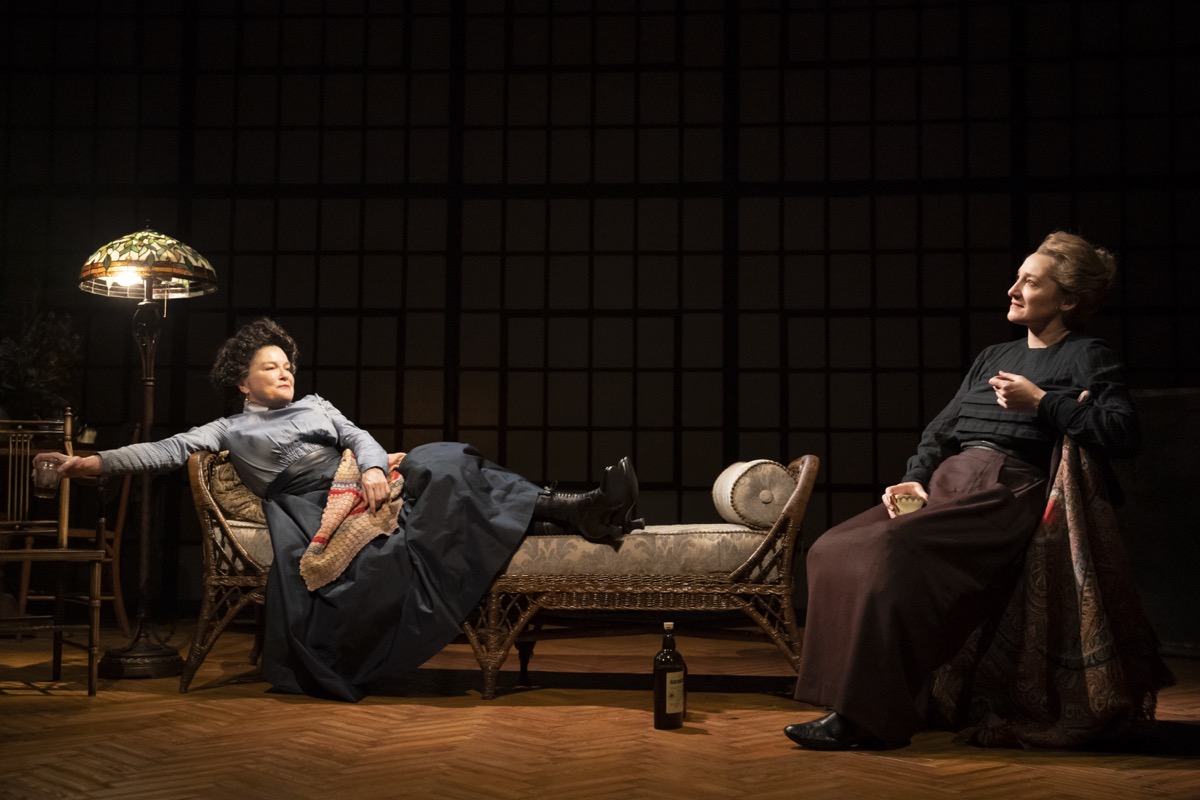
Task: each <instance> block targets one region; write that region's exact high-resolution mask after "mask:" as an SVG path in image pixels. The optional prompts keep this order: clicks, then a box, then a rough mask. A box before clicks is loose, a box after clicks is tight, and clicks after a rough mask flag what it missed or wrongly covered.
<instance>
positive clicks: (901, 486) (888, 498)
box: [883, 481, 929, 519]
mask: <svg viewBox="0 0 1200 800" xmlns="http://www.w3.org/2000/svg"><path fill="white" fill-rule="evenodd" d="M898 494H915V495H917V496H918V497H920V498H921V499H922V500H924V501H925V502H926V503H928V502H929V493H928V492H926V491H925V487H924V486H922V485H921V484H919V483H917V482H916V481H906V482H904V483H897V484H896V485H895V486H889V487H887V488H886V489H884V490H883V507H884V508H886V509H887V512H888V516H889V517H891V518H892V519H895V518H896V516H897V515H898V514H899V513H900V512H899V511H898V510H897V509H896V495H898Z"/></svg>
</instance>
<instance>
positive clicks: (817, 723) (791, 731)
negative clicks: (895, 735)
mask: <svg viewBox="0 0 1200 800" xmlns="http://www.w3.org/2000/svg"><path fill="white" fill-rule="evenodd" d="M783 733H784V735H785V736H787V737H788V738H789V739H791V740H792V741H793V742H795V743H796V744H798V745H800V746H801V747H807V748H808V749H810V750H849V749H850V748H852V747H857V748H860V749H862V750H891V749H894V748H897V747H904V746H905V745H907V744H908V741H907V740H906V741H904V742H885V741H884V740H883V739H880V738H879V737H877V736H872V735H871V734H869V733H867V732H866V731H864V730H862V729H861V728H859V727H858V726H857V725H855V724H854V723H853V722H851V721H850V720H848V719H846V718H845V717H843V716H842V715H841V714H838V713H837V712H834V713H832V714H827V715H825V716H823V717H821V718H820V719H816V720H813V721H812V722H804V723H801V724H798V725H788V726H787V727H786V728H784V729H783Z"/></svg>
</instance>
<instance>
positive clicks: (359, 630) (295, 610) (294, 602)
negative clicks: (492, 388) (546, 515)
mask: <svg viewBox="0 0 1200 800" xmlns="http://www.w3.org/2000/svg"><path fill="white" fill-rule="evenodd" d="M334 466H335V467H336V463H335V464H334ZM400 471H401V473H402V474H403V475H404V480H405V483H404V506H403V508H402V509H401V512H400V525H399V529H398V530H397V531H396V533H394V534H392V535H391V536H378V537H376V538H375V539H374V540H372V541H371V542H370V543H368V544H367V546H366V547H364V548H363V550H362V551H361V552H360V553H359V554H358V555H357V556H355V558H354V560H353V561H351V562H350V565H349V566H348V567H347V568H346V571H345V572H344V573H343V574H342V576H341V577H340V578H339V579H337V580H336V581H334V582H332V583H330V584H327V585H326V586H323V587H321V588H320V589H318V590H316V591H314V592H310V591H309V590H308V589H307V587H305V585H304V580H303V579H302V578H301V577H300V557H301V556H302V555H303V554H304V551H305V549H306V548H307V547H308V543H309V541H310V539H311V538H312V536H313V534H314V533H315V532H316V531H317V529H318V528H319V526H320V522H321V513H322V511H323V510H324V507H325V500H326V498H327V496H328V492H329V486H330V483H331V480H332V470H330V474H328V475H303V476H300V477H299V478H298V479H296V480H293V481H292V482H291V484H290V485H288V486H286V487H282V488H279V489H277V491H279V492H281V493H279V494H276V495H275V496H273V497H271V498H269V499H267V500H266V501H264V508H265V510H266V517H267V524H268V526H269V527H270V530H271V545H272V548H273V549H274V551H275V561H274V563H273V564H272V566H271V572H270V577H269V579H268V583H267V604H266V638H265V641H264V644H263V677H264V678H265V679H266V680H267V681H269V682H270V683H271V684H272V685H273V686H274V687H275V688H276V689H278V690H280V691H285V692H293V693H303V694H308V695H313V696H316V697H327V698H333V699H338V700H348V701H352V702H354V701H358V700H360V699H361V698H362V697H363V696H364V695H367V694H389V693H395V692H397V691H398V690H400V689H402V688H403V685H404V675H405V673H408V672H410V671H412V670H414V669H416V668H417V667H419V666H420V665H421V664H422V663H424V662H425V661H426V660H428V659H429V658H430V657H431V656H433V655H434V654H436V653H437V652H438V651H439V650H441V649H442V648H443V647H445V646H446V644H448V643H449V642H450V641H451V640H452V639H454V637H455V636H456V635H457V634H458V633H459V632H460V630H461V627H460V626H461V624H462V621H463V620H464V619H466V617H467V616H468V615H469V614H470V612H471V610H472V609H473V608H474V607H475V605H476V604H477V603H478V602H479V599H480V598H481V597H482V596H483V593H484V592H485V591H486V590H487V587H488V585H489V584H490V583H491V581H492V580H493V579H494V578H495V576H496V575H497V574H498V573H499V572H500V570H501V569H502V568H503V567H504V565H505V563H506V562H507V561H508V559H509V558H510V557H511V556H512V553H513V551H514V550H516V548H517V546H518V545H519V544H520V542H521V538H522V537H523V536H524V535H525V531H526V529H527V528H528V527H529V523H530V520H531V519H532V516H533V507H534V503H535V502H536V500H537V495H538V492H539V488H538V487H537V486H536V485H534V484H532V483H530V482H529V481H527V480H525V479H524V478H522V477H521V476H519V475H517V474H516V473H514V472H511V471H509V470H506V469H504V468H503V467H499V466H497V465H496V464H493V463H492V462H490V461H488V460H487V459H485V458H484V457H483V456H482V455H480V453H479V452H478V451H476V450H475V449H474V448H472V447H471V446H470V445H465V444H460V443H457V442H438V443H434V444H427V445H421V446H419V447H415V448H413V450H412V451H411V452H409V453H408V454H407V455H406V456H405V458H404V460H403V461H402V462H401V467H400Z"/></svg>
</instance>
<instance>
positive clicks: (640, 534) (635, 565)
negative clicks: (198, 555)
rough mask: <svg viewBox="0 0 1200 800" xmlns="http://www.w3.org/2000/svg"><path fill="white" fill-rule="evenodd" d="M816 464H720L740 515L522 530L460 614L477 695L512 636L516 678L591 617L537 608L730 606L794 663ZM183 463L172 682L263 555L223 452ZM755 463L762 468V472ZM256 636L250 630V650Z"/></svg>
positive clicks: (261, 567)
mask: <svg viewBox="0 0 1200 800" xmlns="http://www.w3.org/2000/svg"><path fill="white" fill-rule="evenodd" d="M818 465H819V461H818V459H817V457H816V456H812V455H806V456H803V457H801V458H798V459H796V460H795V461H793V462H792V463H791V464H790V465H789V466H788V467H787V468H786V473H784V468H783V467H781V466H780V465H777V464H775V465H770V464H769V462H748V463H747V464H745V465H734V466H733V467H730V469H728V470H726V471H725V473H723V474H722V479H719V480H718V487H720V488H721V489H722V491H721V492H720V493H718V492H716V491H714V499H715V500H717V501H718V502H717V505H718V510H719V511H721V513H722V516H723V517H725V518H727V519H728V518H732V519H738V520H739V523H740V524H732V523H726V524H698V525H650V526H647V527H646V528H645V529H644V530H637V531H633V532H631V533H630V534H629V535H627V536H626V537H625V538H624V540H623V541H622V543H621V545H620V547H619V548H614V547H613V546H612V545H610V544H607V543H601V542H590V541H587V540H585V539H583V538H582V537H580V536H577V535H574V534H564V535H561V536H530V537H527V538H526V539H525V541H524V542H523V543H522V544H521V547H519V548H518V550H517V552H516V553H515V554H514V555H513V558H512V559H511V560H510V562H509V564H508V566H507V567H506V569H505V571H504V572H503V573H502V574H500V575H499V576H498V577H497V578H496V580H495V581H494V582H493V583H492V585H491V587H490V588H489V589H488V592H487V594H486V595H485V596H484V597H483V599H482V600H481V601H480V604H479V606H478V608H477V609H476V611H475V613H474V614H472V615H471V617H470V618H469V619H468V620H466V621H465V622H464V623H463V633H464V634H465V637H466V640H467V641H468V642H469V643H470V645H471V647H472V649H473V651H474V654H475V657H476V660H477V661H478V662H479V666H480V669H481V670H482V672H483V689H482V696H483V697H484V698H485V699H491V698H492V697H494V696H495V693H496V683H497V677H498V675H499V671H500V667H501V666H502V665H503V663H504V662H505V660H506V659H507V657H508V653H509V651H510V650H511V649H512V647H513V646H514V644H516V645H518V647H519V649H520V650H521V672H522V679H524V678H525V670H526V667H527V665H528V660H529V656H530V654H531V652H532V642H533V641H534V640H536V639H537V638H538V637H539V635H545V636H550V635H552V636H554V637H565V636H587V635H595V632H596V629H595V628H593V627H590V626H587V625H578V624H570V623H569V622H568V623H567V624H560V620H559V619H558V618H556V619H555V623H556V625H555V628H554V629H553V632H552V633H551V632H546V633H545V634H539V633H538V631H537V628H539V627H540V626H539V625H537V620H536V618H537V616H538V614H539V612H542V611H545V612H605V613H604V616H605V617H606V618H609V617H611V615H612V614H614V613H617V612H625V611H640V612H651V611H664V612H732V616H733V619H734V620H735V622H736V621H737V620H739V619H740V620H742V623H743V624H742V625H741V627H738V628H736V629H734V630H728V626H724V628H722V626H716V627H715V628H713V629H712V631H711V632H712V634H713V635H729V636H732V637H736V638H745V637H746V636H747V635H754V634H753V630H751V631H747V630H745V629H744V628H745V624H750V623H752V624H753V625H754V626H757V629H758V631H759V632H760V633H759V634H758V635H759V636H761V637H766V638H767V639H768V640H769V641H771V642H774V643H775V645H776V646H778V647H779V649H780V651H781V652H782V653H783V655H784V657H785V658H787V660H788V662H789V663H790V664H791V665H792V667H793V668H798V667H799V664H800V648H801V633H800V629H799V627H798V625H797V622H796V615H795V610H794V608H793V598H792V591H793V570H792V567H793V555H794V553H795V548H796V547H797V546H798V541H799V534H800V525H801V522H802V520H803V518H804V512H805V510H806V509H807V507H808V501H809V498H810V496H811V495H812V491H813V485H814V483H815V481H816V474H817V469H818ZM772 470H773V471H772ZM188 473H189V477H190V480H191V485H192V495H193V499H194V501H195V506H196V513H197V515H198V518H199V521H200V528H201V532H202V536H203V557H204V576H203V580H204V586H203V593H204V594H203V599H202V605H201V610H200V619H199V623H198V625H197V628H196V635H195V638H194V639H193V642H192V646H191V649H190V652H189V654H188V657H187V661H186V663H185V666H184V670H183V675H182V677H181V678H180V686H179V688H180V691H181V692H186V691H187V689H188V686H189V685H190V683H191V681H192V679H193V678H194V677H195V674H196V670H197V669H199V667H200V665H201V664H202V663H203V661H204V659H205V657H206V656H207V655H208V652H209V651H210V650H211V649H212V647H213V645H214V643H215V642H216V640H217V639H218V637H220V635H221V633H222V632H224V630H225V629H226V628H227V627H228V625H229V624H230V623H231V622H232V621H233V620H234V618H235V617H237V616H238V615H239V614H240V613H242V612H243V611H244V610H245V609H247V608H248V607H254V606H257V605H260V604H262V603H264V602H265V598H266V594H265V589H266V582H267V572H268V570H269V569H270V564H271V558H272V553H271V547H270V539H269V536H268V533H267V529H266V522H265V520H264V519H263V516H262V508H261V504H260V502H259V501H258V499H257V498H255V497H254V496H253V495H252V494H250V492H249V491H248V490H247V489H246V488H245V487H243V486H242V485H241V484H240V482H239V481H238V480H237V477H236V475H235V473H234V472H233V468H232V465H230V464H229V462H228V461H227V460H226V459H225V458H224V456H223V455H219V454H215V453H210V452H207V451H202V452H199V453H196V454H194V455H193V456H192V457H191V459H190V460H189V463H188ZM763 475H768V476H769V477H768V478H766V479H765V480H766V481H767V482H766V483H763V479H762V476H763ZM781 476H782V483H781ZM722 480H723V482H722ZM772 482H773V483H772ZM768 484H769V485H768ZM764 487H766V488H764ZM725 490H728V491H725ZM760 495H761V503H760V502H759V499H758V498H759V496H760ZM751 506H753V507H751ZM743 511H745V512H746V513H743ZM764 514H765V515H767V516H764ZM772 520H773V521H772ZM746 523H749V524H746ZM756 525H757V527H756ZM584 616H586V614H585V615H584ZM706 616H707V614H706ZM717 616H725V615H724V614H717ZM531 624H533V625H534V630H530V626H531ZM260 633H261V629H260ZM260 645H261V641H256V643H255V648H254V651H253V652H252V653H251V660H252V661H254V660H256V659H257V656H258V654H259V651H260V649H261V648H260Z"/></svg>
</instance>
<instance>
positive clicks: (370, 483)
mask: <svg viewBox="0 0 1200 800" xmlns="http://www.w3.org/2000/svg"><path fill="white" fill-rule="evenodd" d="M362 491H363V500H365V501H366V503H367V508H369V509H371V510H372V511H378V510H379V509H380V508H381V507H382V506H383V504H384V503H386V502H387V499H388V481H387V475H384V474H383V470H382V469H380V468H379V467H371V468H369V469H367V470H365V471H364V472H363V473H362Z"/></svg>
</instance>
